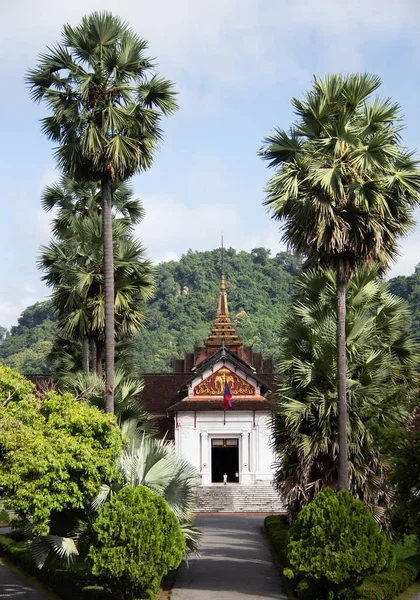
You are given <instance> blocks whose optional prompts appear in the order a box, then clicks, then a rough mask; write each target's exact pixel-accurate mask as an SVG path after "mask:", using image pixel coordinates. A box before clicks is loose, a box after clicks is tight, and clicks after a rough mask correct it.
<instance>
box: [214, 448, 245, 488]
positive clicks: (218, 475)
mask: <svg viewBox="0 0 420 600" xmlns="http://www.w3.org/2000/svg"><path fill="white" fill-rule="evenodd" d="M224 473H226V474H227V482H228V483H239V477H237V476H236V474H237V473H238V474H239V440H238V438H225V439H221V438H212V440H211V481H212V483H223V474H224Z"/></svg>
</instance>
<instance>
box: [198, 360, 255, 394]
mask: <svg viewBox="0 0 420 600" xmlns="http://www.w3.org/2000/svg"><path fill="white" fill-rule="evenodd" d="M226 383H227V384H228V385H229V388H230V392H231V394H232V396H254V395H255V388H254V387H253V386H252V385H251V384H250V383H248V382H247V381H245V379H242V377H239V375H237V374H236V373H233V371H231V370H230V369H228V368H227V367H222V368H221V369H219V370H218V371H216V372H215V373H213V374H212V375H210V377H208V378H207V379H205V380H204V381H202V382H201V383H199V384H198V385H197V386H196V387H195V388H194V396H223V392H224V390H225V384H226Z"/></svg>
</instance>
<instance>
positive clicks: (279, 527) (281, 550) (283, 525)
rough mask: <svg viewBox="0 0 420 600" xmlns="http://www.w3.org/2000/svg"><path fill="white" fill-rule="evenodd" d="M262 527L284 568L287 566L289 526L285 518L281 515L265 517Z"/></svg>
mask: <svg viewBox="0 0 420 600" xmlns="http://www.w3.org/2000/svg"><path fill="white" fill-rule="evenodd" d="M264 527H265V529H266V531H267V534H268V537H269V538H270V541H271V543H272V544H273V547H274V550H275V552H276V554H277V556H278V557H279V559H280V561H281V563H282V564H283V565H284V566H286V565H288V562H287V544H288V542H289V529H290V525H289V523H288V521H287V517H285V516H283V515H275V516H270V517H266V518H265V519H264Z"/></svg>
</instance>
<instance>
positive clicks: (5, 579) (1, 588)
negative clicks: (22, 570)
mask: <svg viewBox="0 0 420 600" xmlns="http://www.w3.org/2000/svg"><path fill="white" fill-rule="evenodd" d="M0 598H12V599H13V598H16V599H17V600H44V598H45V597H44V596H42V594H41V593H40V592H38V590H36V589H35V588H33V587H29V586H28V585H26V583H24V582H23V581H22V580H21V579H19V577H18V576H17V575H15V574H14V573H13V572H12V571H10V569H8V568H7V567H5V566H4V565H2V564H0Z"/></svg>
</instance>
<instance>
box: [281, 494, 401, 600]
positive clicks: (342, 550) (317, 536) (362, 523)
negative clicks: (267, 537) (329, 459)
mask: <svg viewBox="0 0 420 600" xmlns="http://www.w3.org/2000/svg"><path fill="white" fill-rule="evenodd" d="M287 554H288V560H289V562H290V569H285V571H284V574H285V575H286V577H288V578H289V579H292V578H296V579H297V580H303V582H304V585H305V586H306V587H307V588H309V589H312V591H313V592H314V593H315V594H316V595H315V596H314V597H316V598H319V599H323V598H325V599H328V600H332V599H335V598H343V599H344V598H353V597H354V594H355V592H354V587H355V586H356V585H357V584H358V583H360V582H361V581H363V579H364V578H365V577H366V576H367V575H368V574H370V573H379V572H381V571H383V570H385V569H387V568H390V567H392V566H393V565H394V564H395V556H394V550H393V547H392V545H391V544H390V543H389V542H388V540H387V538H386V536H385V534H384V533H383V532H380V531H379V528H378V525H377V524H376V522H375V520H374V518H373V517H372V515H371V514H370V512H369V511H368V509H367V508H366V507H365V506H364V505H363V503H362V502H361V501H360V500H355V499H354V498H353V497H352V496H351V495H350V494H349V493H348V492H346V491H344V490H342V491H341V492H339V493H338V494H335V493H334V492H333V491H332V490H331V489H329V488H328V489H327V490H326V491H325V492H321V493H319V494H318V495H317V497H316V498H315V500H314V501H313V502H311V504H309V505H308V506H307V507H305V508H304V509H303V510H302V511H301V512H300V513H299V515H298V517H297V519H296V522H295V524H294V525H293V527H292V528H291V529H290V533H289V544H288V547H287ZM301 583H302V582H301ZM300 590H301V591H303V586H302V584H301V585H300Z"/></svg>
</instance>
